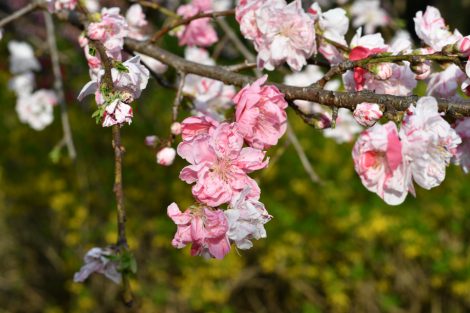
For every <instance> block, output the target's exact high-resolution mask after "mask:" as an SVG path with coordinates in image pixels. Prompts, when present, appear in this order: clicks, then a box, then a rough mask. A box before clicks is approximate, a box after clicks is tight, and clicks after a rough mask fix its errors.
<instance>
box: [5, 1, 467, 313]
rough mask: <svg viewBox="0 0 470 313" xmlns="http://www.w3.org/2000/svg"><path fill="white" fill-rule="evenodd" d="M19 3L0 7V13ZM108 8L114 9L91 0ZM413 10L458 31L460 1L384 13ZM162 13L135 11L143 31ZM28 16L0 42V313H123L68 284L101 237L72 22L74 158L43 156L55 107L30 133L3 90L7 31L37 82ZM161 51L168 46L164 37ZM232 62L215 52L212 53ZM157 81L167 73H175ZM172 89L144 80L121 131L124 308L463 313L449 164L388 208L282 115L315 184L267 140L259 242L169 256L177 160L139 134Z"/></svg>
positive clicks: (38, 43) (104, 134)
mask: <svg viewBox="0 0 470 313" xmlns="http://www.w3.org/2000/svg"><path fill="white" fill-rule="evenodd" d="M27 2H28V1H13V0H9V1H7V0H2V1H1V3H0V11H1V12H2V13H1V15H4V14H7V13H8V12H11V11H12V10H15V9H16V8H18V7H21V6H22V5H24V4H25V3H27ZM310 2H311V1H310ZM113 3H114V4H117V5H120V6H122V7H123V8H124V7H127V5H128V3H126V2H124V1H121V2H119V1H102V4H103V5H104V4H113ZM176 4H177V3H176V1H172V3H170V4H169V5H173V6H174V5H176ZM426 4H433V5H435V6H437V7H438V8H439V9H440V10H441V12H442V13H443V16H444V17H445V18H446V20H447V22H448V23H449V24H450V26H451V28H452V29H453V28H455V27H457V28H459V30H460V31H461V32H462V33H463V34H464V35H466V34H469V33H470V27H469V26H470V25H469V23H470V22H469V21H470V19H469V18H468V17H469V15H468V12H469V8H470V1H468V0H466V1H456V0H446V1H386V2H385V3H384V6H386V7H389V8H391V9H392V10H393V14H394V16H395V17H398V18H401V19H402V21H403V24H404V25H407V26H408V27H409V28H410V30H412V29H413V24H411V23H410V18H412V17H413V16H414V14H415V12H416V11H417V10H418V9H421V10H422V9H424V8H425V5H426ZM161 18H162V17H161V16H159V15H158V14H155V13H151V14H150V15H149V19H150V20H152V21H153V22H154V23H155V24H157V25H161V23H162V21H161ZM229 21H230V22H231V23H233V20H229ZM233 24H234V23H233ZM42 25H43V22H42V15H41V14H34V15H30V16H29V17H28V18H25V19H21V20H19V21H17V22H15V23H13V24H11V25H10V26H8V27H7V28H6V32H5V35H4V38H3V39H2V41H0V56H1V61H0V86H1V87H0V103H1V105H0V147H1V152H0V161H1V163H0V312H2V313H3V312H46V313H59V312H100V313H101V312H125V311H127V309H126V308H125V307H124V306H123V305H122V304H121V302H120V301H119V287H118V286H115V285H114V284H113V283H112V282H110V281H109V280H107V279H106V278H104V277H103V276H100V275H94V276H92V277H91V278H90V279H89V280H88V281H87V282H86V283H84V284H76V283H73V281H72V278H73V274H74V272H76V271H77V270H78V269H79V268H80V266H81V265H82V257H83V255H84V254H85V253H86V251H88V249H90V248H91V247H93V246H106V245H108V244H113V243H114V242H115V240H116V218H115V201H114V195H113V191H112V186H113V166H114V165H113V151H112V148H111V131H110V129H104V128H101V127H100V126H98V125H96V124H95V123H94V120H93V119H92V118H91V114H92V112H93V110H94V107H95V104H94V103H93V102H92V100H91V99H87V100H86V101H84V102H83V103H79V102H78V101H77V100H76V95H77V93H78V91H79V90H80V88H81V87H82V86H83V84H85V83H86V82H87V81H88V80H89V79H88V73H87V66H86V61H85V59H84V57H83V56H82V51H81V50H80V49H79V48H78V46H77V43H76V40H75V39H76V37H77V35H78V34H79V31H78V30H76V29H74V28H73V27H71V26H67V25H66V24H62V23H60V22H59V23H58V25H59V27H58V31H57V32H58V36H59V37H60V39H59V44H60V48H61V49H60V51H61V62H62V70H63V74H64V77H65V86H66V93H67V102H68V104H69V111H70V118H71V125H72V129H73V135H74V139H75V143H76V146H77V150H78V159H77V162H76V163H72V162H71V161H70V160H69V159H68V157H67V155H66V154H65V152H63V153H62V155H61V156H60V157H59V159H58V161H57V160H56V162H53V160H52V159H51V157H50V153H51V151H52V149H53V147H54V146H55V145H56V144H57V142H58V141H59V140H60V138H61V136H62V133H61V132H62V130H61V126H60V122H59V110H58V108H56V111H55V114H56V120H55V122H54V123H53V125H51V126H49V127H48V128H46V129H45V130H44V131H42V132H36V131H34V130H32V129H30V128H29V127H28V126H27V125H24V124H21V123H20V122H19V120H18V117H17V115H16V112H15V109H14V107H15V101H16V99H15V96H14V94H13V93H12V92H11V91H9V90H8V88H7V85H8V80H9V79H10V78H11V75H10V74H9V72H8V51H7V48H6V46H7V42H8V41H9V40H10V39H16V40H26V41H28V42H30V43H32V44H33V46H34V47H35V49H36V52H37V55H38V57H39V59H40V61H41V64H42V67H43V70H42V71H41V72H40V73H37V74H36V78H37V83H38V85H39V87H45V88H52V73H51V66H50V61H49V57H48V55H47V46H45V40H44V38H45V31H44V27H43V26H42ZM162 44H163V45H164V46H165V47H167V48H169V49H171V50H172V51H176V52H177V53H179V54H180V55H182V51H183V50H182V49H181V48H179V47H177V45H176V40H175V39H174V38H166V39H165V40H164V41H163V42H162ZM239 61H240V59H238V58H237V57H236V56H235V54H234V51H233V50H231V48H230V47H229V45H227V47H225V48H224V50H223V51H222V54H221V56H220V58H219V62H221V63H232V64H234V63H236V62H239ZM167 75H168V78H169V79H170V80H171V79H172V77H173V76H174V73H171V72H170V73H168V74H167ZM273 78H274V79H277V80H281V79H282V75H281V74H274V76H273ZM173 97H174V92H173V91H168V90H165V89H163V88H162V87H160V86H159V85H158V84H157V83H156V81H155V80H151V81H150V83H149V86H148V88H147V90H146V91H145V92H144V95H143V97H142V98H141V99H140V100H139V101H138V103H137V104H136V106H135V117H134V122H133V124H132V125H131V126H125V127H123V129H122V134H123V144H124V146H125V148H126V154H125V158H124V191H125V198H126V207H127V210H128V236H129V241H130V246H131V248H132V250H133V251H134V252H135V255H136V258H137V261H138V266H139V270H138V273H137V275H136V276H135V277H134V278H133V280H132V287H133V290H134V292H135V295H136V298H137V307H136V309H134V311H139V312H169V313H171V312H183V313H184V312H222V313H232V312H257V313H263V312H269V313H278V312H279V313H280V312H301V313H320V312H334V313H335V312H337V313H343V312H397V313H398V312H417V313H418V312H433V313H440V312H470V250H469V241H470V207H469V203H470V177H468V176H465V175H464V174H463V173H462V171H461V170H460V168H457V167H455V166H451V167H450V168H449V169H448V171H447V179H446V180H445V181H444V183H443V184H442V185H441V186H440V187H438V188H436V189H433V190H431V191H426V190H422V189H418V190H417V199H414V198H412V197H411V196H409V197H408V199H407V200H406V202H405V203H404V204H403V205H401V206H398V207H391V206H387V205H385V204H384V203H383V201H382V200H381V199H379V198H378V197H377V196H376V195H375V194H372V193H370V192H368V191H367V190H366V189H365V188H364V187H363V186H362V184H361V183H360V180H359V178H358V177H357V175H356V174H355V172H354V168H353V162H352V159H351V149H352V143H351V144H342V145H339V144H337V143H336V142H334V141H333V140H331V139H326V138H324V137H323V135H322V133H321V132H320V131H318V130H314V129H312V128H310V127H308V126H306V125H304V124H303V123H302V122H300V121H299V119H298V118H297V116H295V114H293V112H289V114H290V116H289V118H290V121H291V123H292V124H293V126H294V128H295V131H296V133H297V135H298V137H299V139H300V141H301V143H302V145H303V147H304V148H305V150H306V153H307V155H308V158H309V159H310V161H311V162H312V165H313V167H314V168H315V170H316V171H317V172H318V174H319V176H320V177H321V179H322V180H323V182H324V184H323V185H319V184H315V183H313V182H312V181H311V180H310V179H309V177H308V175H307V174H306V173H305V171H304V169H303V167H302V165H301V164H300V162H299V159H298V156H297V154H296V153H295V150H294V149H293V147H292V146H287V147H284V146H283V142H284V141H281V143H280V145H279V146H278V147H277V148H274V149H272V151H271V152H270V154H271V156H273V155H278V156H280V157H279V158H278V159H277V161H276V162H275V163H274V164H272V165H271V166H270V167H269V168H268V169H266V170H263V171H259V172H257V173H255V178H256V179H257V180H258V182H259V184H260V187H261V190H262V195H261V201H262V202H264V203H265V205H266V207H267V209H268V210H269V212H270V213H271V214H272V215H273V216H274V218H273V220H272V221H271V222H270V223H268V224H267V227H266V228H267V232H268V238H267V239H266V240H260V241H257V242H255V246H254V248H253V249H251V250H249V251H236V250H235V249H232V251H231V253H230V254H229V255H228V256H227V257H226V258H225V259H224V260H222V261H217V260H204V259H202V258H198V257H190V256H189V250H188V249H183V250H176V249H174V248H173V247H172V246H171V244H170V243H171V239H172V237H173V234H174V232H175V230H176V227H175V225H174V224H173V223H172V221H171V220H170V219H169V218H167V216H166V207H167V206H168V205H169V204H170V203H171V202H173V201H176V202H177V203H178V204H179V205H180V207H182V208H184V207H186V206H188V205H190V204H191V203H192V197H191V191H190V186H188V185H186V184H185V183H184V182H182V181H180V180H179V179H178V178H177V177H178V173H179V171H180V169H181V168H182V167H183V166H185V163H184V161H182V160H177V161H176V162H175V164H174V165H173V166H172V167H169V168H164V167H160V166H158V165H156V163H155V154H154V152H153V151H151V150H149V149H148V148H147V147H146V146H145V145H144V138H145V136H147V135H152V134H156V135H158V136H162V137H164V136H168V134H169V126H170V116H171V114H170V110H171V103H172V101H173ZM187 114H188V113H187V112H184V113H183V114H182V116H184V115H187ZM182 116H181V117H182Z"/></svg>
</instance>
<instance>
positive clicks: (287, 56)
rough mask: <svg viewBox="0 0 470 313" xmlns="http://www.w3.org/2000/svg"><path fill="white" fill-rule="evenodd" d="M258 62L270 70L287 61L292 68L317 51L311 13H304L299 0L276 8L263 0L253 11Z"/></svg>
mask: <svg viewBox="0 0 470 313" xmlns="http://www.w3.org/2000/svg"><path fill="white" fill-rule="evenodd" d="M256 23H257V26H258V29H259V32H260V36H261V39H260V40H258V44H257V45H256V48H257V49H258V59H257V61H258V66H259V67H264V68H265V69H267V70H273V69H274V68H275V67H276V66H278V65H280V64H282V63H284V62H287V64H288V65H289V66H290V67H291V68H292V69H293V70H295V71H300V70H301V69H302V67H303V66H304V65H306V64H307V61H306V59H308V58H309V57H310V56H312V54H313V53H315V52H316V41H315V31H314V20H313V17H312V16H310V15H309V14H307V13H305V11H304V10H303V9H302V3H301V1H300V0H295V1H293V2H291V3H289V4H288V5H286V6H284V7H281V8H278V7H276V6H273V5H271V3H266V4H265V5H263V6H262V7H261V8H260V9H259V10H258V11H257V12H256Z"/></svg>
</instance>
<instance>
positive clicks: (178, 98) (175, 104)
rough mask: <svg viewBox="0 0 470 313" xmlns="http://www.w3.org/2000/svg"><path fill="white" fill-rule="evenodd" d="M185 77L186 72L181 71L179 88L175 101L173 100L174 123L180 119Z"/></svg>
mask: <svg viewBox="0 0 470 313" xmlns="http://www.w3.org/2000/svg"><path fill="white" fill-rule="evenodd" d="M185 78H186V74H185V73H183V72H181V73H179V83H178V90H177V91H176V96H175V101H174V102H173V123H174V122H176V121H177V120H178V111H179V108H180V105H181V100H183V88H184V81H185Z"/></svg>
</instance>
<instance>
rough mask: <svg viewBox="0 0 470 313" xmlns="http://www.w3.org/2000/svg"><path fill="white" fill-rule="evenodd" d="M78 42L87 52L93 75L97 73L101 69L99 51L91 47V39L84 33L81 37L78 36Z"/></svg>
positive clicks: (86, 56) (86, 55)
mask: <svg viewBox="0 0 470 313" xmlns="http://www.w3.org/2000/svg"><path fill="white" fill-rule="evenodd" d="M78 43H79V44H80V47H82V48H83V51H84V52H85V58H86V60H87V63H88V67H89V68H90V71H92V74H91V75H96V74H97V73H98V72H99V70H100V69H101V59H100V56H99V53H98V52H97V51H96V50H94V49H90V45H89V41H88V39H87V38H86V37H85V34H83V33H82V34H81V35H80V37H78ZM91 52H93V53H91Z"/></svg>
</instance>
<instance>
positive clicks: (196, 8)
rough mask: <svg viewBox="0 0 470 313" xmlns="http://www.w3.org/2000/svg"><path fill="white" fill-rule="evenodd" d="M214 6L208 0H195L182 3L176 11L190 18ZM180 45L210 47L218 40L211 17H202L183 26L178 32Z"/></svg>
mask: <svg viewBox="0 0 470 313" xmlns="http://www.w3.org/2000/svg"><path fill="white" fill-rule="evenodd" d="M211 9H212V8H211V6H210V5H209V6H208V3H207V1H193V2H192V3H190V4H186V5H182V6H180V7H179V8H178V10H177V11H176V13H177V14H178V15H180V16H182V17H183V18H189V17H192V16H194V15H196V14H199V13H202V12H207V11H210V10H211ZM176 35H177V37H178V39H179V45H180V46H185V45H187V46H200V47H208V46H211V45H212V44H214V43H215V42H217V40H218V37H217V33H216V32H215V29H214V27H213V26H212V25H211V20H210V19H209V18H200V19H196V20H194V21H192V22H191V23H189V24H188V25H186V26H182V27H181V28H180V29H179V30H178V31H177V33H176Z"/></svg>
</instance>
